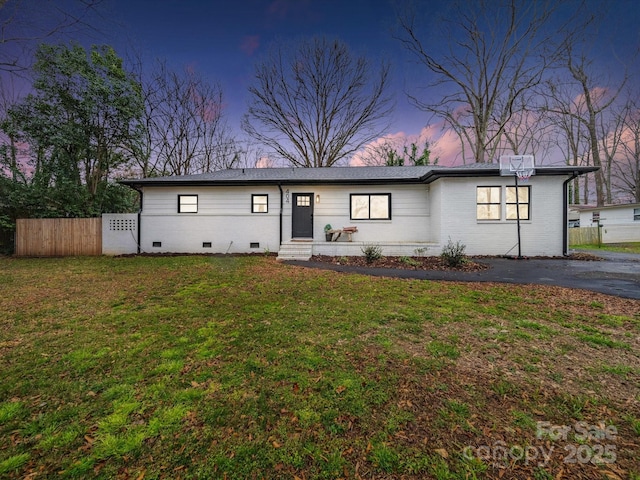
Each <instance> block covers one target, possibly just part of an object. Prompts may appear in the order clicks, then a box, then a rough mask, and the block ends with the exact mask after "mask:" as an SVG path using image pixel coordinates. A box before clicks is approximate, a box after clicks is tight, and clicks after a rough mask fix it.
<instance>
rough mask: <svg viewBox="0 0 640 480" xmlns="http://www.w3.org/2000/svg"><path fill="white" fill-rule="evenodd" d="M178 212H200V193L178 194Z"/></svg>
mask: <svg viewBox="0 0 640 480" xmlns="http://www.w3.org/2000/svg"><path fill="white" fill-rule="evenodd" d="M178 213H198V195H178Z"/></svg>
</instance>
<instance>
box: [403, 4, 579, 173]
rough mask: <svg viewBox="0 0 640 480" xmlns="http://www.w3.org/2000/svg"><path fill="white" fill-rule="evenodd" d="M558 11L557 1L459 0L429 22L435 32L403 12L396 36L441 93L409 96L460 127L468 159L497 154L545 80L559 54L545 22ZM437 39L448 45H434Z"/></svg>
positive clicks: (483, 159)
mask: <svg viewBox="0 0 640 480" xmlns="http://www.w3.org/2000/svg"><path fill="white" fill-rule="evenodd" d="M554 11H555V6H554V4H553V3H552V2H541V1H530V0H479V1H473V2H467V1H459V2H456V3H454V4H452V5H451V8H450V9H449V10H448V11H447V12H446V16H445V17H443V18H439V19H437V22H431V23H430V24H429V25H438V28H439V29H440V31H438V32H437V33H435V34H434V33H433V31H427V30H426V29H424V28H422V27H424V26H425V25H426V24H425V22H423V21H422V20H421V19H418V17H417V15H416V12H415V10H414V9H410V8H407V9H405V10H404V11H403V12H401V13H400V14H399V26H398V31H397V33H396V37H397V38H398V39H399V40H400V41H401V42H402V43H403V45H404V46H405V47H406V48H407V50H408V51H409V52H410V53H411V54H413V57H414V58H415V59H416V60H417V61H418V63H419V64H421V65H423V66H424V67H425V68H426V70H427V72H428V73H429V74H430V81H429V83H428V84H427V85H426V88H427V89H433V91H438V92H439V94H438V95H439V97H438V98H437V99H424V98H422V97H420V96H419V95H418V94H417V93H411V94H410V99H411V100H412V101H413V103H414V104H415V105H416V106H417V107H419V108H420V109H422V110H424V111H426V112H429V113H431V114H433V115H435V116H436V117H439V118H441V119H442V120H444V122H445V123H446V124H447V125H448V126H449V127H450V128H451V129H453V130H454V131H455V132H456V134H457V135H458V136H459V138H460V145H461V150H462V153H463V161H464V162H465V163H466V160H467V159H468V158H469V159H471V160H472V161H473V162H486V161H492V159H494V158H495V156H496V152H497V150H498V149H499V148H500V146H501V141H502V137H503V135H504V132H505V126H506V125H507V124H508V122H509V121H510V120H511V119H512V117H513V115H514V113H516V112H517V111H518V110H519V109H521V108H522V106H523V102H521V101H519V100H520V99H521V98H522V96H523V95H524V94H525V93H526V92H528V91H530V90H531V89H533V88H534V87H536V86H537V85H539V84H540V83H541V81H542V80H543V76H544V73H545V71H546V69H547V68H548V66H549V65H550V64H551V63H552V62H553V60H554V58H555V57H554V53H553V50H552V43H553V42H552V41H551V40H552V38H551V37H550V36H549V34H548V32H549V29H547V28H546V27H547V26H548V25H549V23H550V21H551V20H552V18H553V13H554ZM556 27H557V26H556ZM559 28H560V30H559V31H563V32H564V33H565V34H568V33H567V32H569V31H570V30H568V29H566V28H564V27H559ZM553 31H556V30H555V29H554V30H553ZM437 38H441V39H447V40H446V41H447V42H448V44H447V45H446V46H445V47H444V48H437V47H435V48H434V45H433V43H434V42H435V41H437V40H435V39H437ZM440 92H444V94H440ZM467 148H469V149H471V152H470V155H468V156H467V155H466V152H465V150H466V149H467Z"/></svg>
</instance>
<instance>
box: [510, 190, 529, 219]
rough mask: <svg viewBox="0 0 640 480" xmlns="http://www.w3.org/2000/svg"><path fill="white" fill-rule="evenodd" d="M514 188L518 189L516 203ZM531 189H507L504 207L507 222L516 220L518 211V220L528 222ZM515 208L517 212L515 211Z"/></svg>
mask: <svg viewBox="0 0 640 480" xmlns="http://www.w3.org/2000/svg"><path fill="white" fill-rule="evenodd" d="M516 188H518V203H516ZM530 200H531V187H529V186H526V187H507V191H506V206H507V212H506V217H507V220H517V219H518V211H519V212H520V220H530V213H531V212H530V208H529V206H530ZM516 208H517V210H516Z"/></svg>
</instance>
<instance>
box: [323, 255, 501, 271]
mask: <svg viewBox="0 0 640 480" xmlns="http://www.w3.org/2000/svg"><path fill="white" fill-rule="evenodd" d="M311 261H313V262H325V263H331V264H333V265H349V266H356V267H369V268H399V269H405V270H455V271H457V272H477V271H480V270H486V269H487V268H489V265H486V264H484V263H479V262H476V261H474V260H473V259H467V261H465V262H464V263H463V264H462V265H460V266H459V267H450V266H449V265H448V264H447V263H446V262H445V261H444V260H442V258H440V257H382V258H380V259H378V260H374V261H372V262H367V259H366V257H364V256H357V257H331V256H327V255H314V256H313V257H311Z"/></svg>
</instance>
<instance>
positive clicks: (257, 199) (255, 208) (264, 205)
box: [251, 195, 269, 213]
mask: <svg viewBox="0 0 640 480" xmlns="http://www.w3.org/2000/svg"><path fill="white" fill-rule="evenodd" d="M268 211H269V195H251V213H267V212H268Z"/></svg>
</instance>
